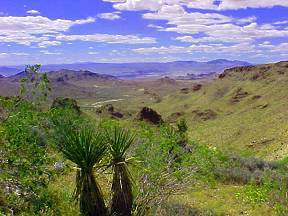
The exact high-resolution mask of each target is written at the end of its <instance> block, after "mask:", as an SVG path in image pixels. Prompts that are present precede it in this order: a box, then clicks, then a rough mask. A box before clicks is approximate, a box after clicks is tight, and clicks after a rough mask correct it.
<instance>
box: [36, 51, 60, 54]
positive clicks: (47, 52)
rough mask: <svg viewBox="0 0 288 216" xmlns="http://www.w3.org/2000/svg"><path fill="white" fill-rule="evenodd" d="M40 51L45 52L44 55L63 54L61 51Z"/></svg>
mask: <svg viewBox="0 0 288 216" xmlns="http://www.w3.org/2000/svg"><path fill="white" fill-rule="evenodd" d="M40 53H43V54H44V55H61V53H60V52H50V51H49V50H40Z"/></svg>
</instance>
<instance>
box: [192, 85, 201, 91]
mask: <svg viewBox="0 0 288 216" xmlns="http://www.w3.org/2000/svg"><path fill="white" fill-rule="evenodd" d="M201 88H202V85H201V84H196V85H194V86H193V87H192V90H193V91H199V90H200V89H201Z"/></svg>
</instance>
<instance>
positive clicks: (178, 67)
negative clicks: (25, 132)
mask: <svg viewBox="0 0 288 216" xmlns="http://www.w3.org/2000/svg"><path fill="white" fill-rule="evenodd" d="M248 65H251V64H250V63H248V62H244V61H230V60H226V59H217V60H213V61H208V62H196V61H174V62H164V63H162V62H158V63H157V62H149V63H91V62H85V63H74V64H54V65H43V66H42V71H43V72H50V71H59V70H62V69H66V70H76V71H79V70H81V71H86V70H87V71H91V72H94V73H98V74H107V75H112V76H115V77H118V78H122V79H134V78H149V77H164V76H169V77H179V76H181V77H182V78H183V77H185V76H187V75H188V77H189V76H191V74H193V75H194V76H198V75H203V74H204V75H205V74H206V75H207V74H219V73H221V72H223V71H224V70H225V69H227V68H231V67H236V66H248ZM23 70H24V66H13V67H7V66H3V67H1V66H0V75H4V76H11V75H15V74H17V73H19V72H21V71H23Z"/></svg>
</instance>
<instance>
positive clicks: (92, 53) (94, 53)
mask: <svg viewBox="0 0 288 216" xmlns="http://www.w3.org/2000/svg"><path fill="white" fill-rule="evenodd" d="M88 54H89V55H97V54H99V53H98V52H88Z"/></svg>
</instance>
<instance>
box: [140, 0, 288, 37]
mask: <svg viewBox="0 0 288 216" xmlns="http://www.w3.org/2000/svg"><path fill="white" fill-rule="evenodd" d="M143 18H144V19H149V20H165V21H166V22H167V23H166V24H167V27H166V28H159V29H158V31H167V32H176V33H179V34H184V36H179V37H177V38H176V40H179V41H182V42H190V43H204V42H222V43H243V42H249V41H250V42H253V41H255V40H256V39H262V38H272V37H287V36H288V31H287V29H283V28H282V29H281V28H276V27H275V26H274V25H273V24H262V25H259V24H257V22H256V21H257V18H256V17H254V16H250V17H243V18H234V17H231V16H226V15H223V14H220V13H201V12H187V11H185V9H184V8H183V7H182V6H180V5H164V6H163V7H162V8H161V9H160V10H158V11H156V12H149V13H144V14H143ZM185 34H186V35H185ZM197 34H200V35H201V37H200V38H199V37H194V36H193V35H197Z"/></svg>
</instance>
